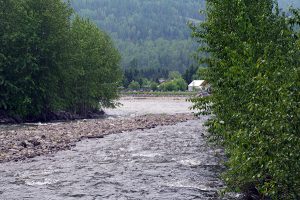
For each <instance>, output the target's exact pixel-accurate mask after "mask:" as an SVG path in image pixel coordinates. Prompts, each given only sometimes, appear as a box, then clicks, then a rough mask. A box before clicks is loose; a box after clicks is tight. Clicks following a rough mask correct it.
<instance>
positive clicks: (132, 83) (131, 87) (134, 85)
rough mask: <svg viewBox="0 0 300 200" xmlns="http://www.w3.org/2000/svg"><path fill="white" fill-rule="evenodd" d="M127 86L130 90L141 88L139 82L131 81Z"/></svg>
mask: <svg viewBox="0 0 300 200" xmlns="http://www.w3.org/2000/svg"><path fill="white" fill-rule="evenodd" d="M128 88H129V89H130V90H139V89H140V88H141V86H140V84H139V82H136V81H132V82H131V83H130V84H129V86H128Z"/></svg>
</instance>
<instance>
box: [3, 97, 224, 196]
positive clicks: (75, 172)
mask: <svg viewBox="0 0 300 200" xmlns="http://www.w3.org/2000/svg"><path fill="white" fill-rule="evenodd" d="M121 103H122V104H123V107H121V108H119V109H116V110H107V113H108V114H109V115H111V116H112V117H116V116H117V117H130V116H131V115H140V114H149V113H156V114H157V113H166V114H174V113H182V112H191V111H190V110H189V109H188V107H189V106H190V104H189V103H188V102H185V101H184V99H182V98H146V99H137V98H123V99H122V100H121ZM205 120H206V118H205V117H202V118H201V119H199V120H191V121H188V122H184V123H179V124H177V125H173V126H163V127H156V128H154V129H149V130H143V131H142V130H138V131H133V132H123V133H120V134H113V135H108V136H105V137H104V138H102V139H95V140H83V141H81V142H79V143H77V145H76V147H74V148H72V149H71V150H67V151H60V152H58V153H56V154H54V155H51V156H49V155H48V156H40V157H36V158H32V159H28V160H25V161H19V162H8V163H3V164H0V199H1V200H22V199H33V200H60V199H61V200H76V199H84V200H102V199H104V200H106V199H108V200H110V199H111V200H138V199H141V200H144V199H145V200H146V199H149V200H150V199H154V200H167V199H168V200H189V199H204V200H205V199H219V197H218V191H219V190H220V189H221V188H223V183H222V181H221V180H220V179H219V175H220V173H221V171H222V170H223V167H222V165H221V164H220V162H221V160H222V158H223V152H222V150H221V149H216V148H212V147H211V146H209V145H208V144H207V139H206V138H205V137H204V135H206V129H205V127H204V126H203V123H204V122H205Z"/></svg>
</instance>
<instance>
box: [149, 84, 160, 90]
mask: <svg viewBox="0 0 300 200" xmlns="http://www.w3.org/2000/svg"><path fill="white" fill-rule="evenodd" d="M150 87H151V90H152V91H156V90H157V89H158V84H157V83H156V82H151V85H150Z"/></svg>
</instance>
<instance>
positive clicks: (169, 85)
mask: <svg viewBox="0 0 300 200" xmlns="http://www.w3.org/2000/svg"><path fill="white" fill-rule="evenodd" d="M159 88H160V89H161V90H162V91H185V90H186V89H187V84H186V82H185V80H183V79H182V78H178V79H173V80H169V81H167V82H164V83H162V84H161V85H160V86H159Z"/></svg>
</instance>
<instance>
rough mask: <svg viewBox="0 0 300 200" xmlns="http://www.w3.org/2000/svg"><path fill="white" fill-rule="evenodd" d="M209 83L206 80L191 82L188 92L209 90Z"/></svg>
mask: <svg viewBox="0 0 300 200" xmlns="http://www.w3.org/2000/svg"><path fill="white" fill-rule="evenodd" d="M207 86H208V84H207V81H205V80H194V81H193V82H191V83H190V84H189V88H188V90H189V91H190V92H191V91H195V90H205V89H207Z"/></svg>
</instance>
